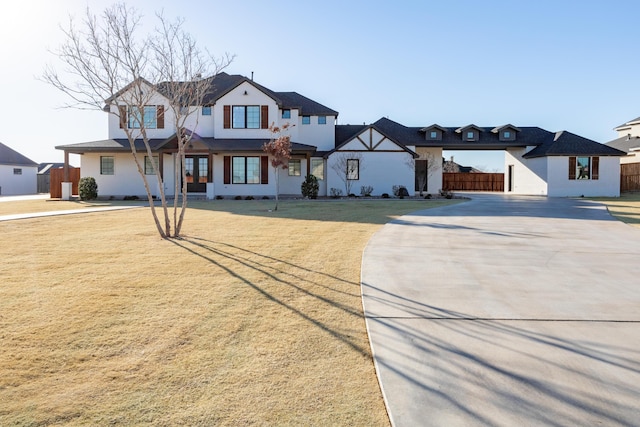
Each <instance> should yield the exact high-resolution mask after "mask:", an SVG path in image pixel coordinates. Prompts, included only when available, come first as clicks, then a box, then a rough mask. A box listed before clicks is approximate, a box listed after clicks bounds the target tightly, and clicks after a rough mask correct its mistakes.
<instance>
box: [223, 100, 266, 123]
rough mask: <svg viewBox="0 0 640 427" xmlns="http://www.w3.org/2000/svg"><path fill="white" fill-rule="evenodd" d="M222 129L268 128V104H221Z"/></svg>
mask: <svg viewBox="0 0 640 427" xmlns="http://www.w3.org/2000/svg"><path fill="white" fill-rule="evenodd" d="M223 114H224V117H223V127H224V129H231V128H233V129H268V128H269V106H267V105H233V106H231V105H225V106H223Z"/></svg>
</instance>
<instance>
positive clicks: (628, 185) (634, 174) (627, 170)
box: [620, 163, 640, 193]
mask: <svg viewBox="0 0 640 427" xmlns="http://www.w3.org/2000/svg"><path fill="white" fill-rule="evenodd" d="M627 191H640V163H627V164H622V165H620V192H621V193H624V192H627Z"/></svg>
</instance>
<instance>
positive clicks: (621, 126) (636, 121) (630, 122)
mask: <svg viewBox="0 0 640 427" xmlns="http://www.w3.org/2000/svg"><path fill="white" fill-rule="evenodd" d="M639 122H640V117H636V118H635V119H633V120H629V121H628V122H624V123H623V124H621V125H618V126H616V127H614V128H613V129H614V130H622V129H624V128H628V127H631V124H632V123H633V124H637V123H639Z"/></svg>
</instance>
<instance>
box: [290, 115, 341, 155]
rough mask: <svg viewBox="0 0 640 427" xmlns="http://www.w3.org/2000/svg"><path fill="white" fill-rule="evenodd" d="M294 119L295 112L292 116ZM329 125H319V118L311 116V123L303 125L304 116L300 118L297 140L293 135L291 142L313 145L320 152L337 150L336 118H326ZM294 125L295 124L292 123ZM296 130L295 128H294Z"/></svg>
mask: <svg viewBox="0 0 640 427" xmlns="http://www.w3.org/2000/svg"><path fill="white" fill-rule="evenodd" d="M291 118H292V119H293V111H292V114H291ZM326 118H327V124H324V125H321V124H318V116H311V123H310V124H308V125H303V124H302V116H299V117H298V122H297V123H298V124H297V125H296V126H295V127H296V128H298V129H297V135H296V138H294V136H293V134H292V135H291V140H292V141H294V142H299V143H301V144H307V145H313V146H315V147H317V148H318V150H320V151H329V150H333V149H334V148H335V138H336V137H335V129H336V126H335V122H336V118H335V116H326ZM292 123H293V122H292ZM294 129H295V128H294Z"/></svg>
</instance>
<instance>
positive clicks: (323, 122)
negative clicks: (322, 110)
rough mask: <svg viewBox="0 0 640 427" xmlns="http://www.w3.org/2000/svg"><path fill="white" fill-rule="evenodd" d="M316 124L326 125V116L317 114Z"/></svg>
mask: <svg viewBox="0 0 640 427" xmlns="http://www.w3.org/2000/svg"><path fill="white" fill-rule="evenodd" d="M318 124H319V125H326V124H327V116H318Z"/></svg>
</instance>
